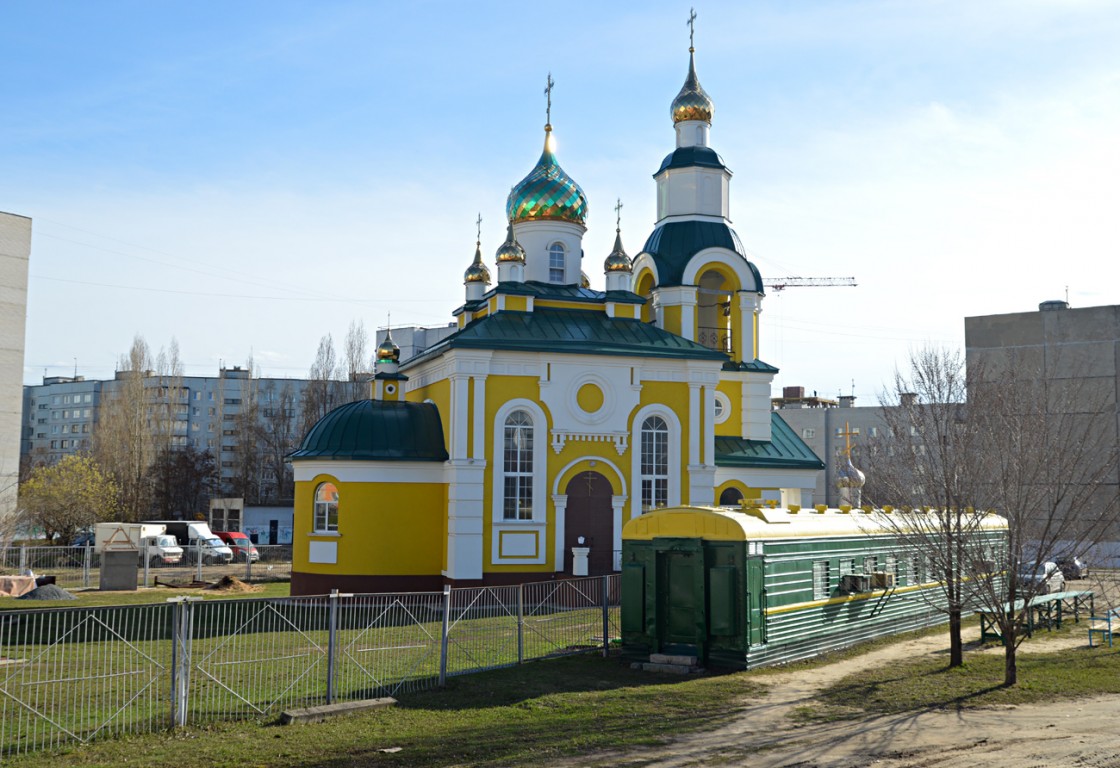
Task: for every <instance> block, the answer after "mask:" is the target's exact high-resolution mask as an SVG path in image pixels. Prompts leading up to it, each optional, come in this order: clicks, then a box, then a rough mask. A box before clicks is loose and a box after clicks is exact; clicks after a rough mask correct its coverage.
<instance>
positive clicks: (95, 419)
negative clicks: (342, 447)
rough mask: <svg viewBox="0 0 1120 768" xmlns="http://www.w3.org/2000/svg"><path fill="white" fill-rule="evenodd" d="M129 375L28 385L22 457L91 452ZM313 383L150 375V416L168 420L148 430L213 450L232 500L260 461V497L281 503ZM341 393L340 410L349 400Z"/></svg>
mask: <svg viewBox="0 0 1120 768" xmlns="http://www.w3.org/2000/svg"><path fill="white" fill-rule="evenodd" d="M128 375H129V374H128V372H121V373H118V374H117V375H116V377H115V378H113V379H108V380H87V379H85V378H84V377H82V376H73V377H70V376H52V377H48V378H44V379H43V383H42V384H35V385H28V386H25V387H24V388H23V408H22V411H23V416H22V422H19V421H17V428H16V430H15V433H16V434H17V435H20V434H22V437H23V439H22V442H21V446H20V448H19V450H20V452H21V453H22V455H23V456H24V457H26V460H27V461H29V462H31V464H32V465H35V464H50V463H54V462H56V461H58V460H59V459H61V458H62V457H63V456H67V455H70V454H75V453H80V452H83V451H89V450H90V449H92V447H93V439H94V434H95V432H96V431H97V428H98V424H99V422H100V421H101V419H102V417H103V415H104V413H103V411H104V408H105V407H106V403H107V402H109V401H111V399H112V398H113V396H114V394H115V393H116V392H117V391H119V390H120V389H121V388H122V387H123V386H124V380H125V378H126V377H127V376H128ZM310 384H311V382H310V381H309V380H307V379H276V378H254V377H252V376H251V375H250V372H249V371H248V370H246V369H243V368H241V367H240V366H234V367H233V368H222V369H221V370H220V371H219V372H218V375H217V376H183V377H181V378H177V379H175V380H174V382H173V384H172V386H171V387H170V388H169V387H168V378H167V377H161V376H158V375H155V374H152V373H150V372H149V373H147V374H146V375H145V377H144V389H145V392H146V399H147V400H148V401H149V404H150V405H149V416H150V417H151V416H152V411H153V408H157V407H159V406H162V408H160V411H159V412H162V413H164V414H166V417H165V419H164V421H163V423H161V424H157V423H156V420H155V419H154V418H149V427H150V428H152V429H153V430H154V429H162V430H164V434H166V436H167V439H168V443H169V445H170V446H171V447H173V448H186V447H188V446H189V447H192V448H195V449H197V450H199V451H209V452H210V453H211V454H212V455H213V456H214V461H215V485H216V487H217V492H218V493H220V494H222V495H233V491H234V481H235V478H237V477H238V475H239V474H240V473H241V471H242V466H241V464H242V462H244V461H245V460H246V457H247V456H249V455H253V456H255V459H254V460H253V462H252V464H253V468H252V472H253V473H254V477H253V482H254V485H255V487H257V488H258V489H259V492H258V493H257V494H256V499H267V500H277V499H282V498H284V497H285V494H284V492H283V489H282V488H280V487H278V485H279V483H278V480H277V477H276V465H277V458H278V457H280V456H282V455H283V454H284V453H286V452H287V451H290V450H293V449H294V448H295V446H296V444H297V443H298V441H299V440H300V439H302V437H303V433H302V428H303V413H302V407H303V403H304V391H305V390H306V389H307V387H308V386H310ZM363 386H364V385H363ZM169 389H170V390H173V392H174V394H169V393H168V390H169ZM338 389H339V390H340V391H339V394H338V396H337V398H336V399H337V402H334V403H333V405H334V406H337V405H341V404H342V403H343V402H345V397H347V396H349V394H350V393H349V392H347V393H343V392H342V391H341V388H338ZM17 418H18V417H17ZM20 423H22V430H21V429H19V426H18V425H19V424H20ZM270 459H271V461H270ZM256 499H254V500H256ZM285 500H286V499H285Z"/></svg>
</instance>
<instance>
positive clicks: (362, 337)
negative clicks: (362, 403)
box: [343, 320, 370, 403]
mask: <svg viewBox="0 0 1120 768" xmlns="http://www.w3.org/2000/svg"><path fill="white" fill-rule="evenodd" d="M368 348H369V334H367V333H366V326H365V324H364V323H363V322H362V321H361V320H351V321H350V329H349V330H348V331H347V332H346V343H345V345H344V349H345V354H346V360H345V363H346V371H345V373H346V381H345V384H344V385H343V386H344V392H343V397H345V398H346V402H348V403H352V402H354V401H355V400H361V399H363V398H368V397H369V377H370V369H369V362H370V361H369V353H368Z"/></svg>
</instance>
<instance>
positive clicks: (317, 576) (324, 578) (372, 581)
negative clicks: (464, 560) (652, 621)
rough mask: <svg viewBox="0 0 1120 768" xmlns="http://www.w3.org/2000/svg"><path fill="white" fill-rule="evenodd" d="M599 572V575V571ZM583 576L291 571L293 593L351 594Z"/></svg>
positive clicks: (536, 572) (441, 588) (439, 590)
mask: <svg viewBox="0 0 1120 768" xmlns="http://www.w3.org/2000/svg"><path fill="white" fill-rule="evenodd" d="M600 575H602V574H600ZM573 578H583V577H575V576H572V575H571V574H567V573H541V572H539V571H533V572H528V573H487V574H484V575H483V577H482V578H481V579H469V580H468V579H459V580H455V579H448V578H446V577H445V576H443V575H442V574H435V575H424V576H356V575H347V576H342V575H327V574H321V573H300V572H299V571H292V594H293V595H329V594H330V592H331V590H332V589H337V590H338V591H339V592H351V593H354V594H374V593H379V592H442V591H443V588H444V586H451V587H497V586H508V585H511V584H531V583H533V582H541V581H560V580H562V579H573Z"/></svg>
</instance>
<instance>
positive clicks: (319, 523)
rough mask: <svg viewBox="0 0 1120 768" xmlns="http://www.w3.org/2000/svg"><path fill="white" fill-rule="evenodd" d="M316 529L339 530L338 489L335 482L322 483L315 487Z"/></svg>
mask: <svg viewBox="0 0 1120 768" xmlns="http://www.w3.org/2000/svg"><path fill="white" fill-rule="evenodd" d="M315 530H316V531H337V530H338V489H337V488H335V486H334V483H320V484H319V487H318V488H316V489H315Z"/></svg>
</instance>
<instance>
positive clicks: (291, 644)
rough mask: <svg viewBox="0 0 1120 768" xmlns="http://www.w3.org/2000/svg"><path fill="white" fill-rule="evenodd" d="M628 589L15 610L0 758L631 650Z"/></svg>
mask: <svg viewBox="0 0 1120 768" xmlns="http://www.w3.org/2000/svg"><path fill="white" fill-rule="evenodd" d="M618 590H619V580H618V576H617V575H613V576H603V577H591V578H584V579H573V580H561V581H551V582H545V583H538V584H524V585H520V586H508V587H478V588H465V589H445V590H444V591H443V592H420V593H403V594H375V595H338V594H334V595H329V596H319V597H292V598H272V599H242V600H207V601H202V600H199V599H197V598H174V599H172V600H170V601H168V602H167V603H163V604H156V605H138V606H120V607H110V608H41V609H31V610H18V611H5V612H0V754H15V753H19V752H26V751H31V750H37V749H44V748H52V747H56V746H59V745H61V744H63V743H66V742H71V741H81V742H87V741H91V740H94V739H98V738H106V737H112V736H116V735H120V734H126V733H140V732H148V731H154V730H159V729H162V728H165V727H168V726H176V725H186V724H200V723H205V722H209V721H214V720H229V719H271V718H273V717H276V716H277V715H278V714H279V713H280V712H281V711H283V710H285V709H290V708H292V707H303V706H314V705H318V704H324V703H331V702H335V701H346V700H359V699H367V698H375V697H379V696H399V695H401V694H407V693H411V692H414V691H421V690H426V689H430V688H435V687H437V686H439V685H441V684H442V683H443V682H444V681H446V679H447V677H449V676H453V675H464V674H469V673H472V672H479V671H482V670H486V669H494V668H497V667H505V666H512V665H515V664H518V663H520V662H522V661H526V660H530V659H539V658H545V657H549V656H560V655H567V654H572V653H583V652H588V651H601V652H602V653H604V654H606V653H607V652H608V650H609V647H610V642H611V640H612V639H613V638H617V637H618V636H619V623H618V607H619V599H618V597H619V594H618Z"/></svg>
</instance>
